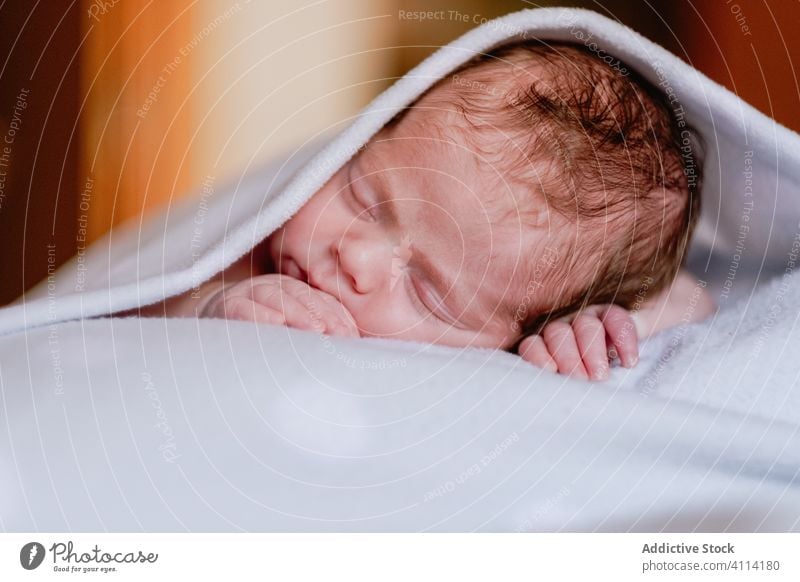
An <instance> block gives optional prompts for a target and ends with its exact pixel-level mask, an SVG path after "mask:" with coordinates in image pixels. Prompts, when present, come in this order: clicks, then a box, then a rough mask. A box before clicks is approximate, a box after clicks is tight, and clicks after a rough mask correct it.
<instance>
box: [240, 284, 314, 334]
mask: <svg viewBox="0 0 800 582" xmlns="http://www.w3.org/2000/svg"><path fill="white" fill-rule="evenodd" d="M252 297H253V302H254V303H256V304H258V305H261V306H263V307H267V308H270V309H273V310H275V311H278V312H280V313H281V314H282V315H283V320H284V322H285V325H287V326H289V327H294V328H296V329H305V330H309V331H318V330H320V329H321V328H322V327H323V325H322V324H321V323H320V322H318V321H317V320H316V319H315V318H314V316H313V314H312V313H309V310H308V308H307V307H306V306H305V305H303V303H302V302H300V301H299V300H298V299H297V297H295V296H294V295H291V294H289V293H285V292H282V291H281V289H279V288H275V286H273V285H268V284H265V285H253V288H252Z"/></svg>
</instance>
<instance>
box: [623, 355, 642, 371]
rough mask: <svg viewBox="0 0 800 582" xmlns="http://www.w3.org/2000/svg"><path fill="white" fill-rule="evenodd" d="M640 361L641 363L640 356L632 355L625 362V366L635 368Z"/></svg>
mask: <svg viewBox="0 0 800 582" xmlns="http://www.w3.org/2000/svg"><path fill="white" fill-rule="evenodd" d="M638 363H639V356H631V357H630V358H628V361H627V363H626V364H625V367H626V368H633V367H634V366H635V365H636V364H638Z"/></svg>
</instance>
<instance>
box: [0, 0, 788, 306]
mask: <svg viewBox="0 0 800 582" xmlns="http://www.w3.org/2000/svg"><path fill="white" fill-rule="evenodd" d="M64 4H66V3H55V2H52V3H45V2H40V3H36V4H34V5H32V3H30V2H28V1H27V0H6V1H5V2H3V3H2V5H0V62H2V66H1V67H0V140H3V143H0V237H2V240H0V242H2V249H3V250H2V253H1V254H0V256H2V273H3V276H2V278H0V304H5V303H7V302H9V301H11V300H13V299H15V298H16V297H18V296H19V295H21V294H22V292H23V291H24V290H25V289H27V288H29V287H31V286H32V285H33V284H35V283H37V282H38V281H40V280H41V279H43V278H44V277H46V276H47V274H48V272H52V270H53V269H54V268H55V267H57V266H58V265H59V264H61V263H63V262H64V261H65V260H66V259H68V258H69V257H70V256H72V255H73V254H75V253H76V251H77V250H79V249H80V248H84V247H85V246H87V245H88V244H89V243H90V242H91V241H92V240H95V239H96V238H97V237H99V236H101V235H102V234H103V233H105V232H107V231H108V230H109V229H110V228H112V227H113V225H115V224H118V223H120V222H121V221H123V220H125V219H127V218H130V217H133V216H136V215H137V214H139V213H141V212H142V211H144V212H148V211H152V209H153V208H157V207H159V206H161V205H163V204H167V203H169V201H170V200H172V199H174V198H177V197H179V196H183V195H186V194H187V193H190V191H191V189H192V188H196V187H198V186H199V184H201V183H202V182H203V181H204V180H206V179H207V178H208V177H209V176H210V177H213V179H214V180H217V179H219V180H220V181H224V179H225V177H226V176H230V175H236V174H238V173H240V172H241V171H242V170H243V169H244V168H246V167H247V166H248V165H251V164H257V163H259V162H261V161H263V160H264V159H267V158H269V157H270V156H272V155H274V154H275V153H277V152H281V151H285V150H287V149H289V148H291V147H292V146H293V145H296V144H298V143H300V142H302V141H303V140H305V139H307V138H308V137H310V136H312V135H313V134H315V133H316V132H318V131H320V130H323V129H325V128H327V127H329V126H331V125H332V124H334V123H336V122H338V121H340V120H342V119H345V118H347V117H349V116H352V115H354V114H356V113H357V112H358V110H359V109H361V108H362V107H363V106H364V105H366V104H367V103H368V102H369V100H370V99H371V98H372V97H374V96H375V95H376V94H378V93H379V92H380V91H382V90H383V89H385V88H386V87H388V86H389V85H390V84H391V83H392V82H393V80H394V79H396V78H397V77H398V76H401V75H402V74H403V73H404V72H406V71H407V70H408V69H409V68H410V67H412V66H413V65H415V64H416V63H418V62H419V61H420V60H421V59H422V58H423V57H425V56H426V55H427V54H429V53H430V52H432V51H433V50H435V48H436V47H438V46H441V45H443V44H446V43H447V42H449V41H451V40H452V39H454V38H455V37H456V36H458V35H459V34H461V33H463V32H465V31H466V30H468V29H470V28H472V27H474V26H475V25H476V22H479V21H480V20H482V19H484V18H492V17H495V16H499V15H501V14H505V13H508V12H512V11H515V10H519V9H522V8H531V7H536V6H547V5H557V6H582V7H585V8H591V9H593V10H596V11H598V12H601V13H603V14H605V15H607V16H609V17H611V18H614V19H617V20H619V21H621V22H623V23H625V24H627V25H629V26H631V27H633V28H634V29H636V30H638V31H639V32H641V33H642V34H644V35H645V36H647V37H649V38H651V39H652V40H654V41H656V42H657V43H659V44H661V45H663V46H665V47H666V48H667V49H669V50H670V51H672V52H673V53H675V54H678V55H680V56H681V57H682V58H683V59H684V60H686V61H688V62H690V63H691V64H693V65H694V66H696V67H698V68H699V69H700V70H701V71H703V72H705V73H706V74H707V75H709V76H710V77H711V78H713V79H715V80H717V81H718V82H720V83H722V84H723V85H725V86H727V87H728V88H730V89H731V90H733V91H734V92H736V93H737V94H739V95H740V96H742V97H743V98H744V99H745V100H747V101H748V102H750V103H752V104H753V105H755V106H756V107H757V108H759V109H761V110H762V111H764V112H765V113H767V114H769V115H771V116H773V117H775V118H776V119H777V120H778V121H780V122H781V123H783V124H785V125H787V126H789V127H790V128H792V129H794V130H798V131H800V117H798V115H797V113H796V112H797V111H798V110H800V107H798V106H800V85H799V84H798V79H797V75H796V71H795V67H794V63H795V62H800V38H798V36H799V35H798V34H797V31H798V30H800V0H780V1H778V0H773V1H769V0H761V1H750V2H744V1H743V0H740V1H738V2H736V1H733V0H730V1H728V0H715V1H711V2H704V3H692V2H689V1H688V0H674V1H654V0H651V1H649V2H645V1H641V2H639V1H625V2H623V1H620V0H613V1H596V2H539V3H536V2H520V1H512V0H501V1H489V0H482V1H479V0H467V1H460V2H448V1H440V0H433V1H422V0H374V1H368V0H330V1H327V2H326V1H319V0H315V1H307V0H300V1H298V2H258V1H257V0H252V1H248V0H239V1H238V2H237V1H231V0H199V1H196V2H193V1H190V0H173V1H170V2H155V1H154V0H149V1H148V0H76V1H75V2H73V3H71V4H69V5H68V7H65V6H64ZM401 10H404V11H414V10H433V11H436V10H444V11H445V12H446V13H447V14H448V17H446V18H444V19H438V20H431V21H425V22H419V21H413V20H408V19H403V18H401V17H399V14H400V11H401ZM449 11H455V12H457V13H458V14H459V15H461V16H462V18H452V17H449V14H450V13H449ZM455 12H454V13H455ZM465 20H466V21H465ZM3 148H5V149H3ZM48 269H49V270H50V271H48Z"/></svg>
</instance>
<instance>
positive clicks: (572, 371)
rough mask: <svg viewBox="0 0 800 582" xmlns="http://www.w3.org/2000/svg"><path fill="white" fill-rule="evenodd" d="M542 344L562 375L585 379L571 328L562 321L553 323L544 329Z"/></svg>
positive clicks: (585, 374)
mask: <svg viewBox="0 0 800 582" xmlns="http://www.w3.org/2000/svg"><path fill="white" fill-rule="evenodd" d="M543 335H544V343H545V345H547V351H549V352H550V355H551V356H552V358H553V360H555V362H556V365H557V366H558V371H559V372H561V373H562V374H569V375H570V376H574V377H576V378H583V379H586V378H588V377H589V375H588V374H587V373H586V368H584V367H583V361H582V360H581V354H580V352H579V351H578V344H577V343H576V341H575V334H574V332H573V331H572V326H571V325H570V324H568V323H566V322H563V321H554V322H553V323H551V324H549V325H547V326H546V327H545V328H544V332H543Z"/></svg>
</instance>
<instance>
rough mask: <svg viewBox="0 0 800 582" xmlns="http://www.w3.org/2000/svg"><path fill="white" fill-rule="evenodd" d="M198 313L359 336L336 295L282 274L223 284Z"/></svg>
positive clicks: (203, 315) (205, 315) (200, 315)
mask: <svg viewBox="0 0 800 582" xmlns="http://www.w3.org/2000/svg"><path fill="white" fill-rule="evenodd" d="M198 316H199V317H220V318H225V319H239V320H243V321H255V322H258V323H270V324H273V325H286V326H288V327H294V328H297V329H306V330H314V331H317V332H319V333H325V334H328V335H343V336H351V337H359V332H358V326H357V325H356V323H355V320H354V319H353V316H352V315H351V314H350V312H349V311H347V308H346V307H345V306H344V305H342V303H341V302H340V301H339V300H338V299H336V297H334V296H333V295H331V294H329V293H326V292H324V291H321V290H319V289H315V288H314V287H311V286H309V285H308V284H306V283H304V282H303V281H300V280H298V279H295V278H293V277H289V276H288V275H282V274H269V275H259V276H257V277H252V278H249V279H245V280H244V281H240V282H238V283H235V284H232V285H227V286H225V287H223V288H222V289H220V290H219V291H218V292H217V293H216V294H214V295H213V296H212V297H211V298H210V299H209V301H208V302H207V303H206V304H205V306H204V307H202V308H201V309H200V312H199V314H198Z"/></svg>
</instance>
